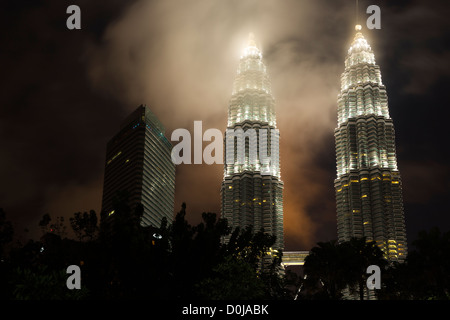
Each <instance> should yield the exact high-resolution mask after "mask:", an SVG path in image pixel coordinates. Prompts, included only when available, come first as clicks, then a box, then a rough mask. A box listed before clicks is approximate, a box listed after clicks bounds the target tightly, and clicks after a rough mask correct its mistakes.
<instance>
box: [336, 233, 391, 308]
mask: <svg viewBox="0 0 450 320" xmlns="http://www.w3.org/2000/svg"><path fill="white" fill-rule="evenodd" d="M341 246H342V253H343V255H344V256H345V259H346V268H347V270H348V272H346V273H345V274H344V275H345V281H346V282H347V284H348V286H349V289H350V292H356V291H358V293H359V298H360V300H364V291H365V289H366V279H367V274H366V270H367V267H369V266H370V265H377V266H378V267H380V269H381V270H383V269H384V267H385V266H386V265H387V261H386V260H385V259H384V258H383V252H382V251H381V249H380V248H379V247H378V246H377V245H376V243H375V242H374V241H368V240H367V238H365V237H362V238H351V239H350V241H347V242H343V243H342V244H341Z"/></svg>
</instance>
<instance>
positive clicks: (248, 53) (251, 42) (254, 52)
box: [241, 32, 262, 59]
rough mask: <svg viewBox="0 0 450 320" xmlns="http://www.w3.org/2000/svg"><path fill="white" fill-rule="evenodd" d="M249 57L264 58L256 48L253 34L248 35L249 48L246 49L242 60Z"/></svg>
mask: <svg viewBox="0 0 450 320" xmlns="http://www.w3.org/2000/svg"><path fill="white" fill-rule="evenodd" d="M248 56H253V57H258V58H260V59H261V57H262V55H261V51H260V50H259V48H258V47H257V46H256V41H255V35H254V34H253V32H250V34H249V35H248V40H247V47H246V48H245V49H244V52H243V55H242V56H241V58H244V57H248Z"/></svg>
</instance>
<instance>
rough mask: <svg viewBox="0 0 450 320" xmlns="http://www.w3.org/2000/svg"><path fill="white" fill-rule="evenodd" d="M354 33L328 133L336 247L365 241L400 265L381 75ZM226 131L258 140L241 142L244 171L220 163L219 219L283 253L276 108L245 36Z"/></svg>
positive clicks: (399, 221) (399, 205) (396, 194)
mask: <svg viewBox="0 0 450 320" xmlns="http://www.w3.org/2000/svg"><path fill="white" fill-rule="evenodd" d="M355 29H356V35H355V37H354V39H353V42H352V44H351V46H350V48H349V50H348V54H347V57H346V60H345V70H344V73H343V74H342V76H341V92H340V94H339V96H338V124H337V127H336V129H335V141H336V162H337V177H336V179H335V181H334V185H335V192H336V202H337V227H338V241H339V242H343V241H348V240H350V239H351V238H352V237H357V238H361V237H366V239H367V241H375V242H376V244H377V245H378V246H379V248H380V249H381V250H382V251H383V253H384V256H385V258H386V259H387V260H389V261H404V259H405V258H406V254H407V241H406V229H405V217H404V211H403V200H402V183H401V179H400V173H399V171H398V168H397V157H396V148H395V133H394V125H393V122H392V119H391V118H390V116H389V108H388V98H387V94H386V88H385V86H384V85H383V83H382V81H381V73H380V67H379V66H378V65H377V64H376V63H375V57H374V54H373V51H372V49H371V47H370V45H369V44H368V43H367V41H366V39H365V38H364V36H363V35H362V33H361V26H360V25H357V26H356V27H355ZM230 129H233V130H234V131H236V130H239V129H243V131H244V132H246V131H248V130H250V129H254V130H255V131H256V132H257V133H258V136H259V139H253V140H252V139H248V140H247V139H245V137H244V139H245V146H246V149H245V161H244V162H243V163H242V162H239V163H238V164H237V163H236V161H235V162H234V163H233V162H231V163H230V162H226V163H225V166H224V178H223V182H222V188H221V196H222V215H223V216H224V217H225V218H227V219H228V222H229V223H230V224H231V226H232V227H233V228H235V227H240V228H241V229H242V228H245V227H246V226H248V225H252V226H253V228H254V230H259V229H261V228H264V230H265V232H268V233H270V234H273V235H275V236H276V238H277V241H276V243H275V249H284V232H283V181H282V180H281V174H280V165H279V163H280V161H279V146H278V143H276V145H274V141H275V142H277V141H278V139H279V137H278V135H279V133H278V129H277V124H276V115H275V102H274V98H273V96H272V93H271V86H270V80H269V77H268V75H267V71H266V66H265V65H264V63H263V61H262V54H261V51H260V50H259V49H258V47H257V46H256V44H255V41H254V37H253V35H252V34H250V37H249V42H248V46H247V48H245V50H244V52H243V54H242V56H241V59H240V62H239V67H238V71H237V76H236V80H235V82H234V87H233V94H232V97H231V101H230V104H229V108H228V126H227V133H228V132H229V131H230ZM261 132H264V133H265V132H270V134H269V135H263V134H260V133H261ZM227 133H226V135H227ZM226 135H225V140H226V139H227V136H226ZM274 136H275V137H276V139H273V138H274ZM255 144H256V145H255ZM261 144H264V145H267V146H269V147H268V148H267V150H270V152H271V157H272V161H271V162H270V165H269V168H268V170H269V172H270V174H263V173H262V170H263V167H264V164H263V163H261V161H259V160H261V159H262V155H261V154H260V150H265V148H261ZM236 145H238V143H236ZM252 148H253V149H254V150H257V151H258V154H257V161H256V162H255V161H250V158H251V150H252ZM230 153H232V154H230ZM264 155H265V154H264ZM226 156H228V157H230V156H232V157H233V156H234V159H235V160H237V158H238V154H237V150H236V148H235V149H234V150H233V149H230V148H227V150H226ZM266 169H267V168H266Z"/></svg>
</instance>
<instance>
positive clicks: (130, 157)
mask: <svg viewBox="0 0 450 320" xmlns="http://www.w3.org/2000/svg"><path fill="white" fill-rule="evenodd" d="M171 150H172V145H171V143H170V142H169V141H168V140H167V138H166V137H165V129H164V126H163V125H162V124H161V123H160V122H159V120H158V119H157V118H156V116H155V115H154V114H153V113H152V112H151V110H150V109H149V108H148V107H147V106H145V105H141V106H139V107H138V108H137V109H136V110H135V111H134V112H133V113H132V114H131V115H130V116H129V117H128V118H127V119H126V120H125V121H124V123H123V124H122V126H121V128H120V131H119V133H118V134H117V135H115V136H114V137H113V138H112V139H111V140H110V141H109V142H108V145H107V151H106V163H105V178H104V186H103V201H102V211H103V212H104V214H106V215H107V216H108V217H110V216H113V215H114V207H113V199H114V197H115V196H117V194H118V192H120V191H126V192H127V194H128V202H129V203H128V205H129V206H130V208H131V209H132V210H134V208H135V207H136V205H137V204H138V203H140V204H142V205H143V207H144V213H143V216H142V220H141V225H142V226H150V225H152V226H154V227H159V226H160V224H161V220H162V218H163V217H165V218H167V220H168V222H169V223H170V222H171V221H172V220H173V212H174V196H175V165H174V164H173V162H172V160H171V156H170V154H171Z"/></svg>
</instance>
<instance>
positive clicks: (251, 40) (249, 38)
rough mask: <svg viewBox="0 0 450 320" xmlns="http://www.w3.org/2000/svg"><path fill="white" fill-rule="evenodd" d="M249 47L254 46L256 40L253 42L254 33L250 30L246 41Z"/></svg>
mask: <svg viewBox="0 0 450 320" xmlns="http://www.w3.org/2000/svg"><path fill="white" fill-rule="evenodd" d="M247 44H248V46H249V47H256V42H255V35H254V34H253V32H250V33H249V34H248V42H247Z"/></svg>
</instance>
